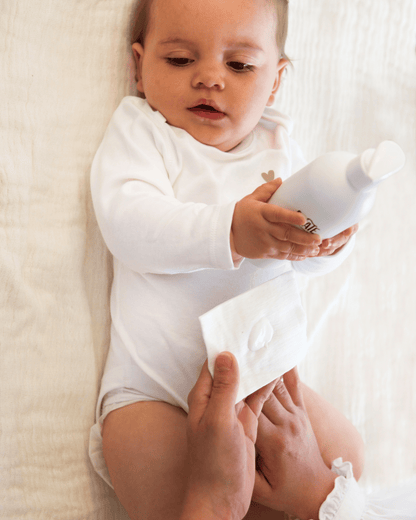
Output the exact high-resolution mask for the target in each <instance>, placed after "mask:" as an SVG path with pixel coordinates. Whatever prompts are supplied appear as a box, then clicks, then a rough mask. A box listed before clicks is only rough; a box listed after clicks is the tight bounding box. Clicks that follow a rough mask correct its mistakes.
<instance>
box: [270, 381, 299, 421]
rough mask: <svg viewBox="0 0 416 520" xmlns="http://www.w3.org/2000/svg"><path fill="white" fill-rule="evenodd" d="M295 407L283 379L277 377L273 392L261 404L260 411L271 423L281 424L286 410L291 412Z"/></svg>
mask: <svg viewBox="0 0 416 520" xmlns="http://www.w3.org/2000/svg"><path fill="white" fill-rule="evenodd" d="M295 409H296V407H295V405H294V403H293V401H292V398H291V396H290V394H289V392H288V391H287V389H286V386H285V384H284V382H283V380H281V379H279V380H278V381H277V383H276V386H275V387H274V389H273V393H272V394H271V396H270V397H269V399H267V401H266V402H265V403H264V405H263V410H262V413H263V414H264V415H265V416H266V417H267V418H268V419H269V421H270V422H272V423H273V424H276V425H277V424H282V423H283V422H284V420H285V416H286V414H287V413H288V412H290V413H293V412H294V411H295Z"/></svg>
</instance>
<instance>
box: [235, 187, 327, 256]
mask: <svg viewBox="0 0 416 520" xmlns="http://www.w3.org/2000/svg"><path fill="white" fill-rule="evenodd" d="M281 185H282V180H281V179H276V180H274V181H271V182H267V183H266V184H263V185H262V186H260V187H259V188H257V189H256V190H255V191H254V192H253V193H252V194H250V195H247V197H244V199H241V200H240V201H239V202H237V204H236V206H235V210H234V216H233V222H232V226H231V237H230V242H231V250H232V251H233V253H237V254H238V255H240V256H242V257H246V258H277V259H278V260H291V261H296V260H304V259H305V258H306V257H308V256H316V255H318V254H319V252H320V249H319V247H318V246H319V244H320V243H321V239H320V237H319V236H318V235H312V234H310V233H307V232H306V231H303V230H302V229H298V228H295V227H293V225H298V226H302V225H303V224H305V222H306V219H305V217H304V216H303V215H302V214H301V213H298V212H296V211H290V210H288V209H284V208H281V207H279V206H276V205H274V204H267V201H268V200H269V199H270V197H271V196H272V195H273V193H274V192H275V191H276V189H278V188H279V187H280V186H281ZM233 257H234V259H235V255H233Z"/></svg>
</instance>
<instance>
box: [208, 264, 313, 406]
mask: <svg viewBox="0 0 416 520" xmlns="http://www.w3.org/2000/svg"><path fill="white" fill-rule="evenodd" d="M199 320H200V323H201V327H202V333H203V336H204V341H205V346H206V349H207V354H208V367H209V370H210V372H211V374H212V375H213V374H214V363H215V358H216V356H217V355H218V354H219V353H220V352H223V351H224V350H228V351H229V352H232V353H233V354H234V355H235V357H236V358H237V361H238V365H239V369H240V386H239V391H238V395H237V400H236V402H238V401H241V400H242V399H244V398H245V397H246V396H247V395H249V394H251V393H253V392H255V391H256V390H258V389H259V388H261V387H262V386H264V385H266V384H268V383H270V382H271V381H273V380H274V379H277V378H278V377H280V376H282V375H283V374H284V373H285V372H287V371H288V370H290V369H291V368H293V367H294V366H296V365H297V364H298V363H299V362H300V361H301V360H302V359H303V357H304V356H305V354H306V350H307V340H306V315H305V311H304V310H303V307H302V304H301V300H300V295H299V290H298V287H297V283H296V279H295V275H294V273H293V271H289V272H286V273H284V274H282V275H280V276H278V277H277V278H275V279H273V280H270V281H269V282H266V283H264V284H262V285H259V286H258V287H256V288H255V289H251V290H250V291H247V292H245V293H243V294H241V295H240V296H237V297H235V298H232V299H231V300H228V301H226V302H224V303H222V304H221V305H218V306H217V307H215V308H214V309H212V310H210V311H209V312H207V313H205V314H203V315H202V316H200V317H199Z"/></svg>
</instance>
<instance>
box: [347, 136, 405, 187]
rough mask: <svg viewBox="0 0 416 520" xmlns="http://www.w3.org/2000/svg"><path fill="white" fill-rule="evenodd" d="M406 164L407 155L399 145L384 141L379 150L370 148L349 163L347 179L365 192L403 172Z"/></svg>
mask: <svg viewBox="0 0 416 520" xmlns="http://www.w3.org/2000/svg"><path fill="white" fill-rule="evenodd" d="M405 162H406V158H405V155H404V153H403V150H402V149H401V148H400V146H399V145H398V144H396V143H394V142H393V141H383V142H382V143H381V144H379V146H378V147H377V149H374V148H369V149H368V150H366V151H365V152H363V153H362V154H361V155H359V156H358V157H354V159H352V161H350V162H349V163H348V166H347V178H348V181H349V182H350V184H351V185H352V186H353V187H354V188H355V189H357V190H363V189H365V188H367V187H368V186H370V185H372V186H374V187H375V186H377V185H378V184H379V183H380V182H381V181H384V180H385V179H387V177H390V175H393V174H394V173H396V172H398V171H399V170H401V169H402V168H403V166H404V164H405Z"/></svg>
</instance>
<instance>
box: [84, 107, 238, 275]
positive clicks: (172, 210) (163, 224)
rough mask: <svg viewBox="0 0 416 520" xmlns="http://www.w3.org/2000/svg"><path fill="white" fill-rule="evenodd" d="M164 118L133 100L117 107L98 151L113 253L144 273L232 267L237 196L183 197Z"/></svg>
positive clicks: (100, 217)
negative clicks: (214, 200) (215, 199)
mask: <svg viewBox="0 0 416 520" xmlns="http://www.w3.org/2000/svg"><path fill="white" fill-rule="evenodd" d="M172 155H173V154H172V153H171V151H170V149H169V147H168V143H166V139H165V140H164V136H163V126H161V129H159V128H158V127H156V128H155V125H153V124H152V123H151V120H150V119H149V117H147V116H146V115H145V114H142V113H141V112H140V111H139V110H138V109H137V107H135V106H134V105H133V104H132V103H124V104H123V103H122V104H121V105H120V107H119V108H118V109H117V110H116V112H115V114H114V116H113V118H112V121H111V123H110V125H109V127H108V129H107V132H106V135H105V137H104V140H103V142H102V144H101V146H100V148H99V150H98V152H97V154H96V156H95V159H94V163H93V166H92V173H91V192H92V198H93V203H94V209H95V213H96V216H97V221H98V224H99V226H100V229H101V232H102V235H103V237H104V240H105V242H106V244H107V246H108V248H109V249H110V251H111V253H112V254H113V256H114V257H115V258H116V259H117V260H119V261H121V262H122V263H123V264H125V265H127V266H128V267H129V268H130V269H132V270H133V271H136V272H142V273H162V274H173V273H183V272H190V271H196V270H199V269H207V268H211V269H233V267H234V264H233V261H232V257H231V251H230V228H231V221H232V216H233V211H234V204H235V202H232V203H229V204H222V205H207V204H202V203H193V202H181V201H179V200H178V199H177V198H176V196H175V193H174V189H173V186H172V180H171V179H170V178H169V177H168V173H167V171H166V164H172V162H174V161H175V157H174V156H173V157H172Z"/></svg>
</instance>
